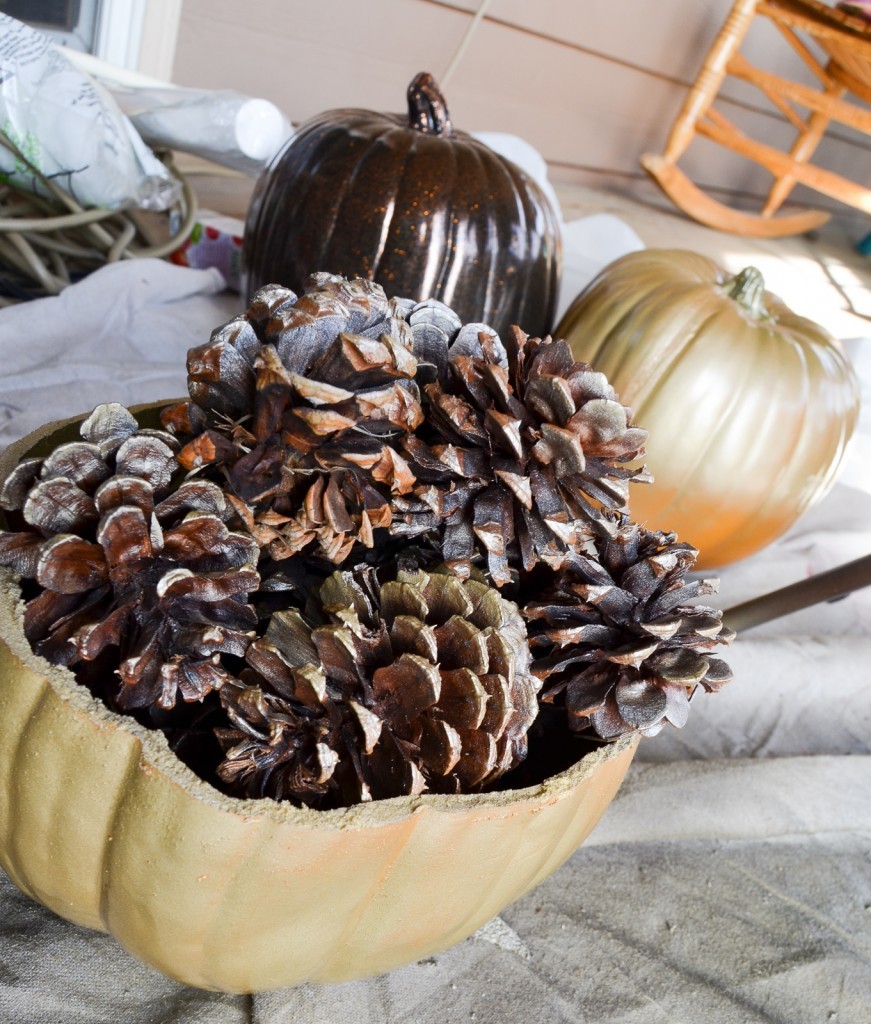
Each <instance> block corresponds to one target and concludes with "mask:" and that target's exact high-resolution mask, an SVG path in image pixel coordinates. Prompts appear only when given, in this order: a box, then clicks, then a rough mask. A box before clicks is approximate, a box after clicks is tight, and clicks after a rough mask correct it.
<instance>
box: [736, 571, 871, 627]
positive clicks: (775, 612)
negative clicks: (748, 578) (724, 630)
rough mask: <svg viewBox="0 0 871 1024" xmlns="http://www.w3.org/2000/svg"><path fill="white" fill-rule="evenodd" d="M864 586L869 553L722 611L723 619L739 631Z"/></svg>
mask: <svg viewBox="0 0 871 1024" xmlns="http://www.w3.org/2000/svg"><path fill="white" fill-rule="evenodd" d="M867 586H871V555H865V557H864V558H857V559H856V560H855V561H854V562H847V564H846V565H839V566H838V567H837V568H836V569H829V570H828V571H827V572H821V573H817V575H816V576H810V577H808V578H807V579H804V580H799V581H798V582H797V583H791V584H790V585H789V586H788V587H781V589H780V590H774V591H772V592H771V593H770V594H764V595H763V596H762V597H756V598H754V599H753V600H752V601H745V602H744V603H743V604H740V605H736V606H735V607H734V608H729V609H728V610H727V611H725V612H724V613H723V621H724V622H725V623H726V625H727V626H729V627H730V628H731V629H734V630H737V631H738V632H739V633H741V632H742V631H743V630H745V629H752V628H753V627H754V626H761V625H762V624H763V623H765V622H771V620H772V619H779V618H780V616H781V615H789V614H790V613H792V612H797V611H800V610H801V609H802V608H810V607H811V605H815V604H819V603H820V602H821V601H836V600H837V599H838V598H839V597H846V596H847V594H852V592H853V591H854V590H860V589H861V588H862V587H867Z"/></svg>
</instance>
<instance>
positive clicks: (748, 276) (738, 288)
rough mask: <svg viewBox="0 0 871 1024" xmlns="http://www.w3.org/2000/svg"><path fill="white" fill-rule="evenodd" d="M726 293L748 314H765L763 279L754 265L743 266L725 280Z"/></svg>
mask: <svg viewBox="0 0 871 1024" xmlns="http://www.w3.org/2000/svg"><path fill="white" fill-rule="evenodd" d="M725 287H726V294H727V295H729V296H730V297H731V298H733V299H734V300H735V301H736V302H737V303H738V305H739V306H742V307H743V308H744V309H745V311H746V312H747V313H749V314H750V316H753V317H761V316H764V314H765V279H764V278H763V277H762V274H761V273H760V272H759V271H758V270H757V269H756V267H745V268H744V269H743V270H742V271H741V273H740V274H736V275H735V276H734V277H730V278H729V280H728V281H727V282H726V285H725Z"/></svg>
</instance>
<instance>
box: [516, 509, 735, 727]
mask: <svg viewBox="0 0 871 1024" xmlns="http://www.w3.org/2000/svg"><path fill="white" fill-rule="evenodd" d="M697 554H698V552H697V551H696V550H695V549H694V548H692V547H691V546H690V545H689V544H681V543H678V541H677V538H676V537H675V535H674V534H672V533H651V532H649V531H648V530H645V529H643V528H642V527H640V526H638V525H636V524H635V523H632V522H630V521H629V520H628V519H627V518H626V517H622V518H621V519H620V520H619V525H618V527H617V529H616V532H615V533H614V535H613V536H612V537H608V536H605V537H597V538H595V539H594V540H593V542H592V544H591V545H590V546H589V549H588V553H585V554H572V556H571V558H570V559H569V560H567V562H566V564H565V565H564V566H563V569H562V571H561V572H560V573H558V574H550V583H549V585H548V586H547V588H546V589H545V591H544V593H542V594H541V596H539V597H537V599H536V600H534V601H531V602H530V603H528V604H527V605H526V607H525V608H524V609H523V614H524V616H525V618H526V619H527V622H528V628H529V635H530V645H531V647H532V650H533V654H534V656H535V655H538V657H537V658H536V660H535V661H534V662H533V672H534V673H535V674H536V675H537V676H538V677H539V678H540V679H541V680H542V681H543V684H544V685H543V689H542V694H541V698H542V700H543V701H546V702H555V701H558V702H562V703H564V705H565V708H566V711H567V713H568V721H569V725H570V727H571V728H572V729H573V730H575V731H580V730H584V729H586V728H588V727H592V729H593V730H594V731H595V732H596V733H597V734H598V735H599V736H601V737H602V738H604V739H615V738H616V737H618V736H621V735H623V734H625V733H628V732H640V733H643V734H644V735H645V736H653V735H655V734H656V733H657V732H659V731H660V730H661V729H662V727H663V724H664V723H665V721H669V722H671V724H672V725H675V726H677V727H680V726H682V725H683V724H684V722H685V721H686V718H687V714H688V711H689V698H690V697H691V696H692V694H693V692H694V691H695V690H696V688H697V687H698V686H701V687H702V688H703V689H705V690H707V691H708V692H711V691H716V690H719V689H720V688H721V687H722V686H723V685H725V683H727V682H728V681H729V679H731V673H730V671H729V668H728V666H727V665H726V664H725V662H723V661H721V660H720V659H719V658H715V657H712V656H711V655H709V654H708V653H706V652H708V651H710V650H712V649H713V648H714V647H717V646H718V645H720V644H728V643H731V641H732V639H733V638H734V635H735V634H734V632H733V631H732V630H729V629H727V628H726V627H724V625H723V623H722V613H721V612H720V611H718V610H717V609H715V608H708V607H705V606H704V605H689V604H688V603H687V602H690V601H693V600H695V599H696V598H698V597H700V596H702V595H705V594H711V593H714V592H715V591H716V589H717V580H692V581H690V580H687V579H686V573H687V571H688V570H689V569H690V568H692V566H693V564H694V562H695V559H696V555H697Z"/></svg>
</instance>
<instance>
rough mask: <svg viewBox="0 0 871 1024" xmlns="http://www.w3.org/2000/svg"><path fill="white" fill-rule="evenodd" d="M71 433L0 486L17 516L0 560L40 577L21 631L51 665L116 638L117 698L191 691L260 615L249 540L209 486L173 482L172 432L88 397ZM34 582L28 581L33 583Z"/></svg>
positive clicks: (189, 697)
mask: <svg viewBox="0 0 871 1024" xmlns="http://www.w3.org/2000/svg"><path fill="white" fill-rule="evenodd" d="M80 432H81V436H82V438H83V440H82V441H75V442H72V443H69V444H63V445H61V446H60V447H58V448H56V449H55V451H54V452H52V453H51V454H50V455H49V456H48V457H46V458H45V459H27V460H25V461H24V462H22V463H20V464H19V466H18V467H17V468H16V469H15V470H14V471H13V472H12V473H11V474H10V476H9V477H8V478H7V480H6V481H5V483H4V484H3V487H2V490H0V506H2V507H3V508H4V509H6V510H8V511H11V512H15V511H16V510H20V514H19V515H18V516H17V517H16V518H17V519H18V520H23V526H24V529H22V530H19V531H11V532H3V533H0V564H2V565H5V566H7V567H9V568H12V569H14V570H15V571H17V572H18V573H20V574H21V575H22V576H24V577H25V578H27V579H32V580H35V581H36V584H38V592H37V593H36V595H35V596H34V597H32V598H31V599H30V600H29V601H28V602H27V604H26V607H25V612H24V630H25V634H26V636H27V638H28V640H29V641H30V643H31V645H32V646H33V648H34V650H35V651H36V652H37V653H38V654H41V655H43V656H44V657H45V658H47V659H48V660H49V661H51V662H54V663H55V664H59V665H68V666H76V665H78V666H81V665H82V664H83V663H86V662H93V661H95V660H96V659H97V658H99V657H100V656H101V655H102V654H103V653H104V652H106V651H108V649H109V648H118V649H119V650H118V657H117V660H116V661H115V663H114V664H118V662H120V664H118V668H117V674H118V676H120V679H121V683H122V684H123V685H121V687H120V689H119V691H118V692H117V693H116V694H114V695H109V696H110V699H114V703H115V704H116V706H118V707H119V708H122V709H130V708H135V707H146V706H151V705H153V704H155V703H156V704H157V705H159V706H160V707H163V708H171V707H173V706H174V705H175V703H176V700H177V698H178V696H179V695H181V697H182V699H183V700H185V701H195V700H202V699H203V697H205V695H206V694H207V693H209V692H210V691H211V690H213V689H218V688H220V686H221V685H222V683H223V681H224V680H225V679H226V678H227V673H226V671H225V670H224V669H223V668H222V667H221V664H220V655H221V654H222V653H231V654H235V655H241V654H244V652H245V650H246V648H247V647H248V644H249V643H250V641H251V639H252V638H253V636H254V633H253V630H254V627H255V626H256V623H257V617H256V615H255V613H254V610H253V608H252V607H251V606H250V605H248V604H246V603H245V602H246V599H247V597H246V595H247V594H248V593H249V592H251V591H254V590H256V589H257V586H258V584H259V576H258V574H257V572H256V570H255V566H256V563H257V555H258V548H257V544H256V543H255V541H254V540H253V539H252V538H251V537H249V536H247V535H244V534H241V533H232V532H230V531H229V530H228V529H227V526H226V525H225V522H224V520H225V519H227V518H228V517H229V515H230V514H231V513H232V509H231V508H230V507H229V506H228V505H227V503H226V501H225V500H224V495H223V493H222V492H221V490H220V488H218V487H216V486H215V485H214V484H212V483H209V482H207V481H200V480H189V481H187V482H185V483H182V484H181V485H180V486H178V487H177V488H176V487H174V477H175V476H176V473H177V471H178V469H179V467H178V463H177V462H176V455H175V451H176V449H177V448H178V444H177V442H176V441H175V439H174V438H173V437H172V436H171V435H169V434H166V433H164V432H163V431H153V430H140V429H139V427H138V424H137V422H136V419H135V418H134V417H133V415H132V414H131V413H130V412H128V411H127V410H126V409H125V408H123V407H122V406H120V405H117V404H110V405H101V406H98V407H97V408H96V409H95V410H94V412H93V413H92V414H91V415H90V416H89V417H88V418H87V419H86V420H85V422H84V423H83V424H82V426H81V431H80ZM34 589H35V588H34Z"/></svg>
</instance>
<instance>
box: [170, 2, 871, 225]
mask: <svg viewBox="0 0 871 1024" xmlns="http://www.w3.org/2000/svg"><path fill="white" fill-rule="evenodd" d="M477 7H478V0H307V2H302V0H244V2H238V0H184V4H183V7H182V15H181V23H180V26H179V34H178V45H177V50H176V59H175V66H174V70H173V78H174V80H175V81H176V82H178V83H179V84H182V85H191V86H202V87H210V88H235V89H238V90H240V91H242V92H245V93H248V94H251V95H257V96H265V97H267V98H269V99H271V100H273V101H274V102H275V103H277V104H278V105H279V106H281V107H282V108H283V109H284V111H285V112H286V113H287V115H288V116H289V117H290V118H291V120H292V121H294V122H295V123H299V122H300V121H302V120H304V119H305V118H307V117H309V116H310V115H312V114H315V113H317V112H318V111H321V110H324V109H328V108H331V107H342V106H357V107H367V108H372V109H375V110H400V109H402V108H403V107H404V104H405V100H404V93H405V87H406V85H407V83H408V82H409V81H410V79H411V78H412V77H413V75H414V74H415V73H416V72H418V71H421V70H428V71H431V72H432V73H433V74H434V75H435V76H436V78H439V77H440V76H441V75H442V74H443V72H444V71H445V69H446V68H447V67H448V65H449V63H450V60H451V57H452V56H453V54H454V53H455V51H456V49H457V47H458V45H459V44H460V41H461V40H462V38H463V36H464V33H465V31H466V29H467V27H468V25H469V23H470V21H471V15H472V13H473V12H474V11H475V9H476V8H477ZM729 7H730V2H729V0H622V2H621V0H535V2H533V0H492V2H491V3H490V5H489V8H488V10H487V15H486V17H485V18H484V19H483V21H482V22H481V23H480V25H479V27H478V29H477V31H476V33H475V35H474V37H473V38H472V40H471V42H470V44H469V46H468V49H467V51H466V53H465V55H464V57H463V59H462V61H461V63H460V64H459V66H458V67H457V69H456V71H455V73H454V75H453V76H452V78H451V80H450V82H449V83H448V85H447V87H446V88H445V93H446V95H447V98H448V101H449V104H450V108H451V114H452V117H453V121H454V124H455V125H457V126H458V127H461V128H464V129H466V130H469V131H478V130H493V131H513V132H515V133H517V134H518V135H522V136H523V137H524V138H526V139H528V140H529V141H530V142H531V143H533V145H535V146H536V147H537V148H538V149H539V150H540V151H541V152H542V153H543V155H544V157H545V158H546V159H547V160H548V162H549V163H550V165H551V171H552V175H553V176H554V177H555V178H556V179H557V180H563V181H573V180H576V181H580V182H583V183H586V184H601V185H602V186H604V187H608V188H612V189H615V190H618V191H621V190H622V191H629V192H635V193H636V194H646V195H652V194H653V189H652V187H651V186H649V185H648V184H647V183H646V180H645V178H644V174H643V172H642V171H641V170H640V168H639V163H638V161H639V157H640V156H641V154H642V153H643V152H645V151H661V149H662V146H663V144H664V142H665V137H666V135H667V132H668V127H669V125H670V124H671V122H672V120H673V118H674V116H675V114H676V113H677V111H678V109H679V107H680V104H681V101H682V99H683V96H684V95H685V93H686V85H687V84H688V83H689V82H690V81H692V79H693V78H694V77H695V74H696V72H697V70H698V68H699V65H700V64H701V61H702V58H703V56H704V54H705V52H706V50H707V48H708V46H709V45H710V43H711V41H712V40H713V38H714V36H715V34H716V32H717V30H718V28H719V27H720V25H721V23H722V21H723V20H724V18H725V15H726V13H727V12H728V10H729ZM757 21H758V22H759V24H758V26H755V27H754V29H753V31H752V33H751V36H750V37H748V39H747V41H746V44H745V47H744V51H743V52H744V53H745V55H746V56H747V57H748V58H749V59H751V60H753V61H754V62H755V63H757V64H760V65H761V66H764V67H766V68H769V69H771V70H774V71H781V72H790V73H792V74H793V77H799V78H800V79H802V80H804V81H808V82H810V81H812V78H811V76H810V73H809V72H808V71H807V70H806V69H804V67H803V66H802V65H801V63H800V62H799V61H798V58H797V57H796V56H795V55H794V54H793V53H792V51H791V50H790V49H789V48H788V47H787V46H786V44H785V42H784V41H783V40H782V38H781V37H780V36H779V34H778V33H777V32H776V31H775V30H774V29H773V28H772V27H771V25H770V24H768V23H767V22H765V21H763V19H757ZM796 72H797V74H796ZM724 91H725V92H726V93H727V96H728V98H727V99H726V100H725V102H724V103H723V104H722V108H721V109H722V110H723V112H724V113H725V114H726V115H727V116H728V117H729V118H730V119H731V120H733V121H734V122H735V123H736V124H738V125H739V127H741V128H742V129H744V130H745V131H747V132H748V133H749V134H752V135H754V136H756V137H757V138H760V139H763V140H765V141H767V142H770V143H771V144H773V145H777V146H780V147H782V148H786V147H787V146H788V145H789V143H790V142H791V140H792V139H793V137H794V134H795V133H794V129H792V127H791V126H790V125H788V124H787V123H786V122H785V120H784V118H783V117H782V115H780V114H779V113H778V112H776V111H775V110H774V108H772V107H771V105H770V104H769V103H768V102H767V101H766V100H765V98H764V97H763V96H762V95H761V94H760V93H759V92H757V91H756V90H754V89H753V88H752V87H751V86H746V85H744V84H743V83H740V82H737V81H736V80H732V81H731V82H729V84H728V87H727V89H726V90H724ZM868 158H869V148H868V139H867V138H866V137H864V136H860V135H858V134H856V133H854V132H852V131H850V130H849V129H847V128H842V127H838V128H835V129H833V130H832V132H831V134H830V135H829V136H827V138H826V139H825V140H824V142H823V145H822V146H821V148H820V151H819V155H818V161H819V163H820V164H822V165H824V166H826V167H828V168H830V169H832V170H835V171H839V172H840V173H842V174H844V175H846V176H848V177H850V178H851V179H852V180H856V181H859V182H861V183H863V184H868V185H871V161H869V159H868ZM681 166H682V167H683V168H684V169H685V170H686V171H687V172H688V173H689V174H690V176H691V177H692V178H693V180H695V181H696V182H697V183H700V184H705V185H707V186H710V187H712V188H713V189H714V190H716V191H719V190H722V191H732V192H738V193H742V192H747V193H752V194H764V192H765V191H766V190H767V187H768V185H769V183H770V180H771V179H770V177H769V176H768V175H767V173H766V172H764V171H763V170H761V169H760V168H758V167H756V166H755V165H753V164H750V163H749V162H747V161H744V160H740V159H739V158H737V157H734V156H733V155H732V154H730V153H728V152H727V151H725V150H723V149H721V148H720V147H717V146H715V145H714V144H713V143H708V142H706V141H704V140H700V141H697V142H694V143H693V146H692V148H691V149H690V151H689V152H688V153H687V155H686V157H685V158H684V159H683V160H682V163H681ZM800 194H801V193H800V192H797V195H800ZM803 198H805V199H807V200H809V201H810V203H811V204H813V205H820V206H829V207H834V208H835V209H838V210H840V211H841V212H844V210H845V208H844V207H840V206H838V204H836V203H833V202H832V201H830V200H827V199H825V197H822V196H820V195H818V194H817V193H810V192H806V193H804V195H803ZM857 216H858V215H857Z"/></svg>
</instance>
